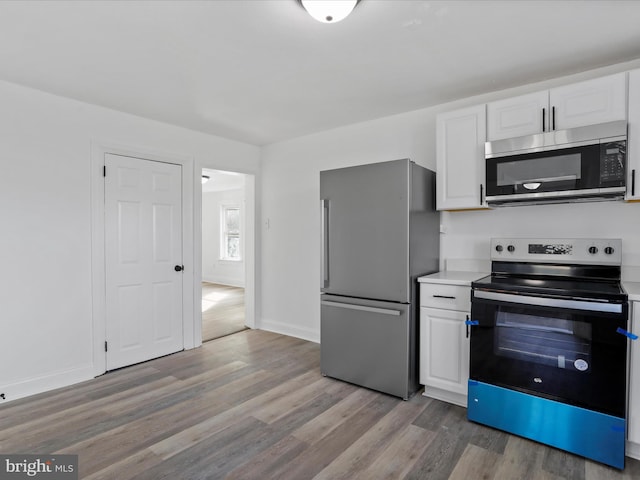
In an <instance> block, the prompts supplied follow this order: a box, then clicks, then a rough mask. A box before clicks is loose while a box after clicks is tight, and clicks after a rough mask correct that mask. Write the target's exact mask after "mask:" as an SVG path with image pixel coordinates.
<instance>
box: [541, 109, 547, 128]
mask: <svg viewBox="0 0 640 480" xmlns="http://www.w3.org/2000/svg"><path fill="white" fill-rule="evenodd" d="M546 117H547V109H546V108H543V109H542V132H543V133H544V132H545V131H546V129H547V127H546V125H547V123H546Z"/></svg>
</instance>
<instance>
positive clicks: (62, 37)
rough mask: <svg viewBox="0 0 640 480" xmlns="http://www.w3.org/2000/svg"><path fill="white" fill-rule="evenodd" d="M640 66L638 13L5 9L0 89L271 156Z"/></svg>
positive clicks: (268, 2)
mask: <svg viewBox="0 0 640 480" xmlns="http://www.w3.org/2000/svg"><path fill="white" fill-rule="evenodd" d="M638 58H640V1H633V0H628V1H608V0H607V1H599V0H586V1H580V0H570V1H561V0H554V1H543V0H537V1H536V0H534V1H527V0H520V1H418V0H412V1H402V0H362V1H361V2H360V4H359V5H358V6H357V7H356V9H355V10H354V12H353V13H352V15H351V16H350V17H348V18H347V19H346V20H344V21H342V22H340V23H336V24H321V23H319V22H316V21H315V20H313V19H312V18H311V17H310V16H308V15H307V13H306V12H305V11H304V10H303V9H302V7H301V6H300V5H299V4H298V2H297V0H253V1H251V0H228V1H227V0H211V1H185V0H181V1H171V0H162V1H153V0H145V1H132V0H129V1H83V2H81V1H52V0H47V1H43V2H40V1H7V0H4V1H1V2H0V79H2V80H7V81H10V82H15V83H20V84H23V85H27V86H31V87H33V88H37V89H41V90H45V91H48V92H52V93H55V94H59V95H63V96H66V97H71V98H75V99H78V100H83V101H86V102H91V103H95V104H98V105H103V106H106V107H110V108H114V109H117V110H121V111H125V112H130V113H133V114H137V115H140V116H143V117H148V118H152V119H157V120H161V121H164V122H168V123H172V124H176V125H181V126H184V127H187V128H191V129H194V130H199V131H203V132H208V133H211V134H215V135H220V136H223V137H227V138H232V139H237V140H240V141H244V142H248V143H253V144H256V145H264V144H268V143H273V142H277V141H280V140H285V139H289V138H293V137H297V136H301V135H305V134H309V133H313V132H317V131H322V130H327V129H330V128H334V127H337V126H341V125H346V124H350V123H355V122H360V121H366V120H370V119H374V118H379V117H383V116H386V115H392V114H395V113H401V112H406V111H410V110H416V109H420V108H425V107H428V106H431V105H436V104H440V103H444V102H447V101H451V100H455V99H458V98H463V97H468V96H472V95H476V94H481V93H487V92H491V91H495V90H502V89H505V88H509V87H513V86H518V85H522V84H527V83H532V82H536V81H541V80H545V79H548V78H553V77H558V76H563V75H568V74H572V73H576V72H580V71H584V70H589V69H592V68H597V67H601V66H605V65H610V64H615V63H620V62H624V61H627V60H633V59H638Z"/></svg>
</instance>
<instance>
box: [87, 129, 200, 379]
mask: <svg viewBox="0 0 640 480" xmlns="http://www.w3.org/2000/svg"><path fill="white" fill-rule="evenodd" d="M107 153H110V154H114V155H123V156H127V157H134V158H139V159H142V160H152V161H156V162H164V163H172V164H176V165H181V166H182V254H183V263H184V265H185V266H186V268H185V272H186V273H185V274H184V275H183V283H182V329H183V338H184V348H185V350H188V349H191V348H195V347H197V346H199V345H200V343H201V327H198V325H197V323H198V321H201V315H195V311H196V310H195V296H194V294H195V288H194V280H195V278H196V274H197V273H198V271H199V270H200V269H199V268H197V264H196V258H195V249H194V233H193V232H194V204H193V198H194V190H195V188H194V183H195V178H194V163H195V162H194V159H193V157H192V156H189V155H181V154H176V153H173V152H158V151H151V150H149V149H146V148H140V147H132V146H130V145H122V144H117V143H114V142H109V141H101V140H93V141H92V142H91V169H90V171H91V283H92V285H91V291H92V316H93V319H92V320H93V345H92V347H93V373H94V376H98V375H102V374H103V373H105V372H106V355H105V350H104V343H105V341H106V294H105V286H106V281H105V275H106V265H105V238H104V234H105V204H104V201H105V198H104V195H105V188H104V176H103V167H104V163H105V160H104V158H105V155H106V154H107ZM199 177H200V175H198V182H200V178H199Z"/></svg>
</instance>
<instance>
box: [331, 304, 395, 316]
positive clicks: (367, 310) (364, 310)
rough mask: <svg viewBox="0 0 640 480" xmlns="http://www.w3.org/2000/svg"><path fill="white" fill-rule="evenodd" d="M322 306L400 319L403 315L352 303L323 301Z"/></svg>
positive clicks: (385, 309) (386, 309)
mask: <svg viewBox="0 0 640 480" xmlns="http://www.w3.org/2000/svg"><path fill="white" fill-rule="evenodd" d="M320 304H321V305H327V306H329V307H339V308H349V309H351V310H362V311H363V312H371V313H381V314H383V315H393V316H396V317H399V316H400V314H401V313H402V312H401V311H400V310H390V309H388V308H377V307H366V306H364V305H354V304H352V303H341V302H331V301H329V300H323V301H321V302H320Z"/></svg>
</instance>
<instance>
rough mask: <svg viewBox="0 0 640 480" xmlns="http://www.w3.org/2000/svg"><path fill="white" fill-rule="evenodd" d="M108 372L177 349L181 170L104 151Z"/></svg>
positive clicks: (180, 344)
mask: <svg viewBox="0 0 640 480" xmlns="http://www.w3.org/2000/svg"><path fill="white" fill-rule="evenodd" d="M105 166H106V171H107V175H106V177H105V263H106V339H107V342H108V350H107V370H112V369H114V368H119V367H122V366H125V365H131V364H133V363H138V362H142V361H145V360H149V359H151V358H155V357H159V356H162V355H166V354H169V353H173V352H176V351H179V350H182V349H183V347H184V342H183V334H182V332H183V328H182V327H183V319H182V272H176V271H175V269H174V267H175V266H176V265H181V264H182V205H181V203H182V191H181V189H182V167H181V166H179V165H173V164H166V163H161V162H153V161H150V160H142V159H137V158H131V157H123V156H119V155H111V154H108V155H106V156H105Z"/></svg>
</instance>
